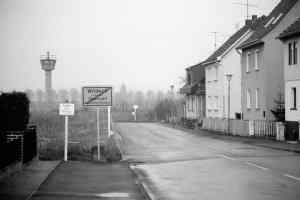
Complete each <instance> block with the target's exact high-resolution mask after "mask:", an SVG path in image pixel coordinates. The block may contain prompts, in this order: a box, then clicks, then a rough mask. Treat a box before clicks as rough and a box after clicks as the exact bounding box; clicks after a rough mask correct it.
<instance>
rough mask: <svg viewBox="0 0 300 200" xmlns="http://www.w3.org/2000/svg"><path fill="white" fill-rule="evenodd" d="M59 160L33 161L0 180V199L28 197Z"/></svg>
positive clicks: (13, 199)
mask: <svg viewBox="0 0 300 200" xmlns="http://www.w3.org/2000/svg"><path fill="white" fill-rule="evenodd" d="M58 164H59V161H33V162H31V163H30V164H29V165H28V166H26V167H24V169H23V170H22V171H20V172H17V173H15V174H13V175H11V176H8V177H5V178H3V179H1V180H0V199H1V200H15V199H16V200H17V199H18V200H19V199H21V200H23V199H29V198H30V196H31V195H32V194H33V193H34V191H36V190H37V189H38V188H39V186H40V185H41V184H42V183H43V181H45V180H46V179H47V177H48V175H49V174H50V173H51V172H52V171H53V170H54V169H55V168H56V166H57V165H58Z"/></svg>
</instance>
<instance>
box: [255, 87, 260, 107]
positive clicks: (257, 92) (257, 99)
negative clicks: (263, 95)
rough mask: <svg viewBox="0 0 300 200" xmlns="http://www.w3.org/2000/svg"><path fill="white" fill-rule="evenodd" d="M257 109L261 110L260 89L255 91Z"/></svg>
mask: <svg viewBox="0 0 300 200" xmlns="http://www.w3.org/2000/svg"><path fill="white" fill-rule="evenodd" d="M255 108H256V109H259V88H256V90H255Z"/></svg>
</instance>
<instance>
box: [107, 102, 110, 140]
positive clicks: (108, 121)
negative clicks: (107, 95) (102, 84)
mask: <svg viewBox="0 0 300 200" xmlns="http://www.w3.org/2000/svg"><path fill="white" fill-rule="evenodd" d="M107 117H108V118H107V127H108V129H107V132H108V137H110V106H108V107H107Z"/></svg>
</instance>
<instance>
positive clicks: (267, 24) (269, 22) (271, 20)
mask: <svg viewBox="0 0 300 200" xmlns="http://www.w3.org/2000/svg"><path fill="white" fill-rule="evenodd" d="M274 19H275V17H272V18H271V19H270V20H269V21H268V23H266V24H265V28H267V27H268V26H269V25H270V24H271V23H272V22H273V20H274Z"/></svg>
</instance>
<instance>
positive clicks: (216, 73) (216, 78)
mask: <svg viewBox="0 0 300 200" xmlns="http://www.w3.org/2000/svg"><path fill="white" fill-rule="evenodd" d="M214 80H215V81H218V67H217V66H215V79H214Z"/></svg>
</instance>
